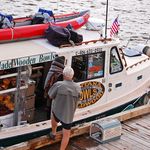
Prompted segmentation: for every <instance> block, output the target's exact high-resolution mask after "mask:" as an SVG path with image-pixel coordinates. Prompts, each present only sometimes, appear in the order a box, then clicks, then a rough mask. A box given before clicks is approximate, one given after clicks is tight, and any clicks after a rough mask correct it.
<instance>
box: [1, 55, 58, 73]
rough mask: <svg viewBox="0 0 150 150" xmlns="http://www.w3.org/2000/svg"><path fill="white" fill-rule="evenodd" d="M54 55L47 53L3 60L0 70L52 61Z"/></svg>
mask: <svg viewBox="0 0 150 150" xmlns="http://www.w3.org/2000/svg"><path fill="white" fill-rule="evenodd" d="M55 55H56V54H55V53H47V54H41V55H34V56H28V57H22V58H16V59H11V60H6V61H5V60H4V61H1V62H0V70H4V69H10V68H15V67H19V66H26V65H32V64H37V63H42V62H46V61H52V60H53V59H54V58H55Z"/></svg>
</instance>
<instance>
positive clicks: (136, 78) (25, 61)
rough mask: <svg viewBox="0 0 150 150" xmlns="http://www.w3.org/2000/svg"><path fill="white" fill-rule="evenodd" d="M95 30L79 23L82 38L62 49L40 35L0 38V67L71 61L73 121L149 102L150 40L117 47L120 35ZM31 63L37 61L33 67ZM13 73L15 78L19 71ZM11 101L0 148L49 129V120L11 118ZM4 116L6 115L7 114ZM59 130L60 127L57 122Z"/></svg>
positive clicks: (78, 123)
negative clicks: (75, 87)
mask: <svg viewBox="0 0 150 150" xmlns="http://www.w3.org/2000/svg"><path fill="white" fill-rule="evenodd" d="M90 24H91V23H90ZM94 29H95V28H94ZM94 29H93V30H91V29H89V28H88V26H87V27H85V26H83V27H82V28H80V29H78V30H77V32H78V33H79V34H81V35H83V39H84V41H83V42H82V43H79V44H75V45H70V44H69V45H68V44H67V45H63V46H62V47H61V48H60V47H56V46H53V45H51V44H50V43H48V42H47V40H46V39H44V38H39V39H32V40H29V41H20V42H16V43H3V44H1V45H0V49H1V50H4V51H3V53H1V56H0V70H6V71H7V70H10V69H12V68H22V67H23V66H30V67H31V68H34V67H36V68H38V69H46V67H48V64H50V62H51V61H52V60H53V59H54V58H55V57H64V58H65V60H66V61H65V62H66V63H65V65H66V66H72V68H73V69H74V71H75V75H74V81H75V82H77V83H78V84H79V85H80V86H81V97H80V102H79V104H78V108H77V110H76V112H75V117H74V120H73V126H78V125H81V124H83V123H86V122H90V121H93V120H97V119H100V118H103V117H106V116H109V115H112V114H115V113H118V112H123V111H126V110H129V109H133V108H135V107H138V106H140V105H149V104H150V76H149V72H150V45H148V44H147V45H145V44H140V45H139V44H137V45H136V46H133V47H125V46H120V40H119V38H117V37H109V36H108V37H107V38H106V37H105V36H104V34H101V33H103V32H102V31H103V29H102V30H101V32H100V31H96V30H94ZM22 47H23V49H22ZM131 52H132V53H131ZM6 54H7V55H6ZM47 62H48V63H47ZM35 64H36V65H37V66H34V65H35ZM41 64H43V65H42V66H41ZM44 64H45V65H44ZM32 70H34V69H32ZM24 71H26V69H25V70H24ZM24 71H23V72H24ZM38 71H39V70H38ZM42 72H45V71H42ZM16 74H17V76H18V78H19V76H20V73H19V72H18V73H16ZM16 74H15V75H16ZM28 74H29V73H28ZM30 75H31V74H30ZM8 76H9V77H12V76H14V74H13V75H12V74H10V75H8V74H7V75H3V74H2V75H1V77H0V79H4V78H6V77H8ZM44 76H45V75H44V74H43V75H42V77H41V78H40V79H41V80H38V82H39V83H38V85H42V83H43V80H44ZM29 77H30V76H29ZM19 85H20V84H19ZM22 86H25V85H22ZM22 86H20V87H19V86H17V87H16V88H15V90H14V87H13V91H16V92H17V94H18V92H19V91H20V90H21V89H23V87H22ZM7 92H11V89H7V90H1V91H0V94H2V93H5V94H6V93H7ZM38 96H39V95H38ZM17 98H19V96H18V97H17ZM18 101H19V100H17V101H16V102H18ZM15 104H17V105H16V106H15V107H14V114H11V117H10V118H11V119H14V120H15V121H14V120H13V124H14V123H15V124H14V126H9V125H8V124H7V125H6V123H7V122H6V120H2V119H1V118H0V123H1V130H0V147H8V146H11V145H14V144H18V143H21V142H24V141H27V140H30V139H34V138H36V137H40V136H43V135H46V134H48V133H49V132H50V130H51V127H50V120H45V121H40V122H34V123H25V124H22V122H21V121H20V120H19V118H17V117H16V115H17V116H18V115H19V112H18V106H19V105H18V103H15ZM15 109H16V111H15ZM8 115H10V114H7V115H6V117H8ZM39 115H40V114H39ZM12 116H13V117H12ZM38 117H39V116H38ZM2 118H4V116H2ZM11 124H12V121H11ZM8 126H9V127H8ZM58 130H61V126H59V128H58Z"/></svg>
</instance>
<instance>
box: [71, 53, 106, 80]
mask: <svg viewBox="0 0 150 150" xmlns="http://www.w3.org/2000/svg"><path fill="white" fill-rule="evenodd" d="M104 58H105V52H100V53H94V54H87V55H80V56H74V57H73V58H72V68H73V69H74V72H75V74H74V81H77V82H79V81H85V80H89V79H94V78H99V77H103V76H104Z"/></svg>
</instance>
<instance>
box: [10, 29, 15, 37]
mask: <svg viewBox="0 0 150 150" xmlns="http://www.w3.org/2000/svg"><path fill="white" fill-rule="evenodd" d="M10 30H11V40H13V39H14V30H13V28H10Z"/></svg>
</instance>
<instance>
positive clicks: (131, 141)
mask: <svg viewBox="0 0 150 150" xmlns="http://www.w3.org/2000/svg"><path fill="white" fill-rule="evenodd" d="M121 139H122V141H124V143H123V144H127V145H129V147H130V148H129V149H128V150H132V148H133V147H138V148H140V149H141V150H149V148H148V147H147V146H145V145H143V144H141V143H139V142H137V141H135V140H134V139H132V138H130V137H128V136H126V135H122V137H121ZM118 142H119V141H118Z"/></svg>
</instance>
